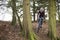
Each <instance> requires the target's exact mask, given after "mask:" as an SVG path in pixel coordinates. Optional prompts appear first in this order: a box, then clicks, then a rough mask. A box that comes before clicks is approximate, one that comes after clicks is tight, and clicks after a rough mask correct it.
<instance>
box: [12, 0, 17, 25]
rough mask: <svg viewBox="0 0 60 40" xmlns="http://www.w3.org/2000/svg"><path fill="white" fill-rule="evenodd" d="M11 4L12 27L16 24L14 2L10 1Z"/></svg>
mask: <svg viewBox="0 0 60 40" xmlns="http://www.w3.org/2000/svg"><path fill="white" fill-rule="evenodd" d="M11 3H12V5H11V6H12V10H13V18H12V25H15V24H16V3H15V0H11Z"/></svg>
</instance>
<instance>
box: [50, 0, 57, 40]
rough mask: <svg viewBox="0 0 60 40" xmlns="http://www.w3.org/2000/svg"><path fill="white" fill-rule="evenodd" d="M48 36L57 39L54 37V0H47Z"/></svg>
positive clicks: (53, 39) (52, 39)
mask: <svg viewBox="0 0 60 40" xmlns="http://www.w3.org/2000/svg"><path fill="white" fill-rule="evenodd" d="M49 36H50V37H51V40H57V37H56V1H55V0H49Z"/></svg>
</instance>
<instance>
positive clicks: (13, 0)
mask: <svg viewBox="0 0 60 40" xmlns="http://www.w3.org/2000/svg"><path fill="white" fill-rule="evenodd" d="M11 2H12V5H11V7H12V10H13V18H12V25H15V24H16V17H17V18H18V23H19V26H20V30H21V31H22V30H23V28H22V24H21V21H20V17H19V15H18V13H17V9H16V1H15V0H11Z"/></svg>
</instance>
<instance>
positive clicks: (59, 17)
mask: <svg viewBox="0 0 60 40" xmlns="http://www.w3.org/2000/svg"><path fill="white" fill-rule="evenodd" d="M59 8H60V6H59V3H58V19H59V22H60V12H59Z"/></svg>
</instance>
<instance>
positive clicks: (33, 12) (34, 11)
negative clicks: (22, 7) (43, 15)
mask: <svg viewBox="0 0 60 40" xmlns="http://www.w3.org/2000/svg"><path fill="white" fill-rule="evenodd" d="M33 14H34V15H33V16H34V21H35V0H33Z"/></svg>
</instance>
